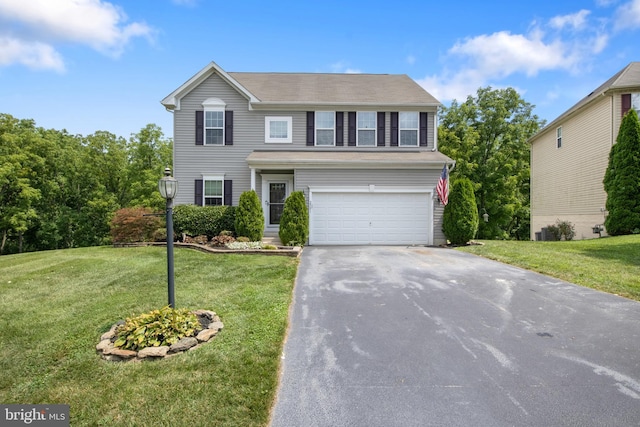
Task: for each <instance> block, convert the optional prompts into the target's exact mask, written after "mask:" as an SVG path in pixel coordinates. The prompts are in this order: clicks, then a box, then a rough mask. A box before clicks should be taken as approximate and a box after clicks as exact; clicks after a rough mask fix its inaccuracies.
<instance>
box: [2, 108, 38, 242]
mask: <svg viewBox="0 0 640 427" xmlns="http://www.w3.org/2000/svg"><path fill="white" fill-rule="evenodd" d="M37 137H38V136H37V133H36V132H35V124H34V122H33V121H32V120H18V119H16V118H14V117H12V116H10V115H8V114H0V159H2V162H1V163H0V233H1V238H0V254H2V253H3V252H4V250H5V246H6V244H7V239H8V238H9V236H10V235H12V234H15V235H17V236H18V252H22V247H23V237H24V233H25V232H26V231H27V230H28V229H29V227H30V226H31V224H32V223H33V221H34V220H35V219H36V217H37V212H36V210H35V209H34V205H35V204H36V202H37V200H38V199H39V198H40V196H41V193H40V190H38V189H37V188H36V187H35V186H34V178H35V177H36V176H37V174H36V172H35V170H36V169H37V167H38V166H39V165H41V164H42V163H43V159H42V158H41V157H40V156H37V155H36V154H35V153H33V151H30V150H29V148H30V147H31V146H32V145H33V144H34V143H37Z"/></svg>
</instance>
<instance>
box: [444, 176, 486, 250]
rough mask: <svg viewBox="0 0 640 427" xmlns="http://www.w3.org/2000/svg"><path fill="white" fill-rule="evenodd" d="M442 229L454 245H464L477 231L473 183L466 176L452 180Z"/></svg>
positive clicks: (476, 211) (476, 209) (476, 210)
mask: <svg viewBox="0 0 640 427" xmlns="http://www.w3.org/2000/svg"><path fill="white" fill-rule="evenodd" d="M442 231H444V235H445V236H446V237H447V239H448V240H449V241H450V242H451V243H452V244H454V245H464V244H465V243H467V242H468V241H469V240H471V239H473V237H474V236H475V235H476V232H477V231H478V208H477V207H476V198H475V195H474V193H473V184H472V183H471V181H470V180H469V179H468V178H458V179H456V180H455V181H454V182H453V185H452V187H451V193H450V194H449V203H448V204H447V205H446V206H445V207H444V213H443V217H442Z"/></svg>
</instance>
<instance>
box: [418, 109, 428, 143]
mask: <svg viewBox="0 0 640 427" xmlns="http://www.w3.org/2000/svg"><path fill="white" fill-rule="evenodd" d="M426 146H427V113H420V147H426Z"/></svg>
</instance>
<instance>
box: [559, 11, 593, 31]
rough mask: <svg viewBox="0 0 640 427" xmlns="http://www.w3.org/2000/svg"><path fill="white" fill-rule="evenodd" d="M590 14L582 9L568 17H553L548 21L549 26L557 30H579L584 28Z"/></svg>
mask: <svg viewBox="0 0 640 427" xmlns="http://www.w3.org/2000/svg"><path fill="white" fill-rule="evenodd" d="M590 13H591V12H590V11H588V10H586V9H582V10H581V11H580V12H577V13H573V14H570V15H560V16H554V17H553V18H551V20H550V21H549V25H551V27H553V28H556V29H559V30H561V29H563V28H565V27H571V28H572V29H574V30H580V29H582V28H584V27H585V25H586V23H587V17H588V16H589V14H590Z"/></svg>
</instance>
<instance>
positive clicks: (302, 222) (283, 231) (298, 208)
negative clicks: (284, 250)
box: [278, 191, 309, 246]
mask: <svg viewBox="0 0 640 427" xmlns="http://www.w3.org/2000/svg"><path fill="white" fill-rule="evenodd" d="M278 235H279V237H280V241H281V242H282V244H284V245H289V246H302V245H304V244H305V243H306V242H307V239H308V238H309V210H308V209H307V204H306V202H305V199H304V193H303V192H302V191H294V192H293V193H291V194H290V195H289V197H287V200H285V202H284V208H283V210H282V216H281V217H280V232H279V233H278Z"/></svg>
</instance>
